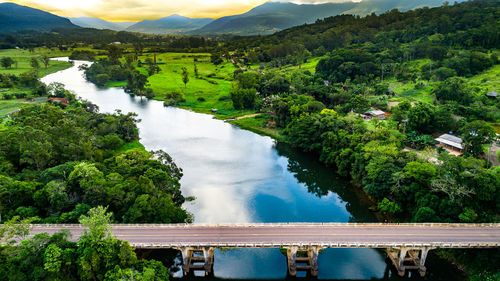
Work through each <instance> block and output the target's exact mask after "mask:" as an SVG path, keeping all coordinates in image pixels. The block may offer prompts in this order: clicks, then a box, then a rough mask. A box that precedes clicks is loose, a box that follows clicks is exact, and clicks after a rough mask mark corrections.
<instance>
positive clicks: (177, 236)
mask: <svg viewBox="0 0 500 281" xmlns="http://www.w3.org/2000/svg"><path fill="white" fill-rule="evenodd" d="M62 229H67V230H69V232H70V233H71V234H72V238H71V239H72V240H77V239H78V238H79V236H80V235H81V233H82V232H83V231H84V227H82V226H81V225H34V227H33V230H32V231H31V234H37V233H43V232H47V233H49V234H52V233H55V232H57V231H60V230H62ZM112 229H113V235H114V236H115V237H117V238H118V239H122V240H127V241H129V242H130V244H131V245H132V246H134V247H138V248H179V247H185V246H190V247H207V246H209V247H249V248H266V247H268V248H271V247H273V248H274V247H287V246H299V247H300V246H304V247H305V246H320V247H325V248H391V247H435V248H476V247H480V248H488V247H500V224H483V225H478V224H255V225H252V224H248V225H151V224H147V225H113V226H112Z"/></svg>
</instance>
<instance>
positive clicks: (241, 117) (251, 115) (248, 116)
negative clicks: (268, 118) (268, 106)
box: [234, 113, 264, 120]
mask: <svg viewBox="0 0 500 281" xmlns="http://www.w3.org/2000/svg"><path fill="white" fill-rule="evenodd" d="M262 114H264V113H255V114H248V115H243V116H240V117H236V118H234V120H240V119H245V118H252V117H256V116H259V115H262Z"/></svg>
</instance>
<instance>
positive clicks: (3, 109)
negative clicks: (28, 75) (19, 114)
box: [0, 100, 25, 117]
mask: <svg viewBox="0 0 500 281" xmlns="http://www.w3.org/2000/svg"><path fill="white" fill-rule="evenodd" d="M24 104H25V103H24V100H0V117H2V116H4V115H6V114H7V113H10V112H12V111H15V110H17V109H18V108H19V107H21V106H22V105H24Z"/></svg>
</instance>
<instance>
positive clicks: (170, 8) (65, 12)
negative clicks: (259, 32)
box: [0, 0, 360, 21]
mask: <svg viewBox="0 0 500 281" xmlns="http://www.w3.org/2000/svg"><path fill="white" fill-rule="evenodd" d="M268 1H269V0H10V1H0V2H13V3H17V4H20V5H24V6H29V7H33V8H37V9H42V10H44V11H47V12H50V13H53V14H56V15H59V16H64V17H79V16H88V17H97V18H101V19H104V20H109V21H140V20H145V19H149V20H152V19H158V18H162V17H166V16H169V15H172V14H179V15H182V16H186V17H196V18H214V19H216V18H219V17H223V16H228V15H234V14H241V13H244V12H246V11H248V10H250V9H252V8H253V7H255V6H258V5H261V4H263V3H265V2H268ZM274 1H281V2H294V3H298V4H305V3H327V2H346V1H360V0H291V1H286V0H274Z"/></svg>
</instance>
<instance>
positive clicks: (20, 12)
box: [0, 3, 78, 33]
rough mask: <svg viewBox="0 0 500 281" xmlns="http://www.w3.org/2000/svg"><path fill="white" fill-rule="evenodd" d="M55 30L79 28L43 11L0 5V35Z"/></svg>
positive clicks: (5, 4) (11, 4) (9, 4)
mask: <svg viewBox="0 0 500 281" xmlns="http://www.w3.org/2000/svg"><path fill="white" fill-rule="evenodd" d="M54 28H78V26H76V25H74V24H72V23H71V22H70V21H69V20H68V19H66V18H63V17H59V16H56V15H53V14H51V13H48V12H44V11H41V10H37V9H33V8H29V7H25V6H21V5H17V4H14V3H0V33H8V32H16V31H21V30H37V31H38V30H40V31H45V30H52V29H54Z"/></svg>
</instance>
